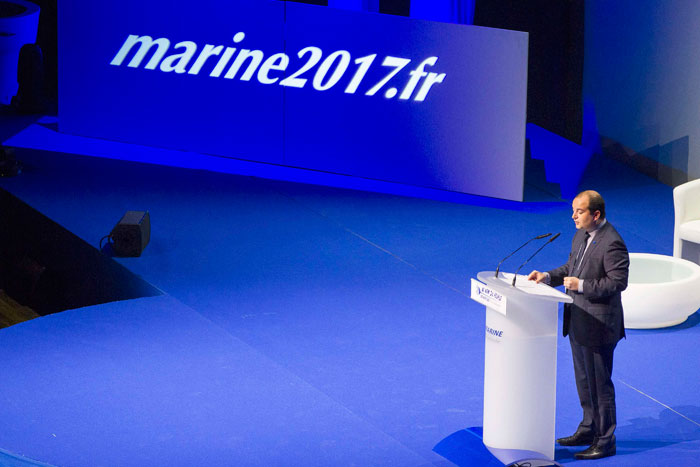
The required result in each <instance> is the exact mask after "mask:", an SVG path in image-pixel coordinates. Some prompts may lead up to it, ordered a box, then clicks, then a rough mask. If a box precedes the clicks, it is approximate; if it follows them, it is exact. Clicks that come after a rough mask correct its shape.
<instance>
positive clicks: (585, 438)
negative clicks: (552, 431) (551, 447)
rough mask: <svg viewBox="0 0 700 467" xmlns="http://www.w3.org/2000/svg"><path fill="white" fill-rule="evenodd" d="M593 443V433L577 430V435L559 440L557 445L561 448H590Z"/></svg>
mask: <svg viewBox="0 0 700 467" xmlns="http://www.w3.org/2000/svg"><path fill="white" fill-rule="evenodd" d="M593 441H595V437H594V436H593V433H591V432H586V431H582V430H576V433H574V434H573V435H571V436H567V437H565V438H559V439H558V440H557V444H559V446H589V445H590V444H591V443H593Z"/></svg>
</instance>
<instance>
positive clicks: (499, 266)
mask: <svg viewBox="0 0 700 467" xmlns="http://www.w3.org/2000/svg"><path fill="white" fill-rule="evenodd" d="M550 235H552V234H551V233H548V234H542V235H538V236H536V237H533V238H531V239H530V240H528V241H527V242H525V243H523V244H522V245H520V246H519V247H518V249H517V250H515V251H514V252H512V253H511V254H509V255H508V256H506V257H505V258H503V259H502V260H501V262H500V263H498V266H496V277H498V271H500V270H501V264H503V261H505V260H507V259H508V258H510V257H511V256H513V255H514V254H516V253H517V252H518V251H520V249H521V248H523V247H524V246H525V245H527V244H528V243H530V242H531V241H533V240H539V239H540V238H547V237H549V236H550Z"/></svg>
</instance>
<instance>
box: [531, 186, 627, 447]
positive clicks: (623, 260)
mask: <svg viewBox="0 0 700 467" xmlns="http://www.w3.org/2000/svg"><path fill="white" fill-rule="evenodd" d="M572 208H573V215H572V216H571V217H572V219H573V220H574V223H575V224H576V229H578V230H577V232H576V235H574V239H573V241H572V243H571V253H570V254H569V260H568V261H567V262H566V264H564V265H563V266H560V267H558V268H556V269H552V270H551V271H549V272H539V271H532V272H531V273H530V275H529V276H528V279H530V280H533V281H535V282H543V281H544V282H549V284H550V285H552V286H554V287H556V286H559V285H564V287H566V292H567V294H569V295H570V296H571V297H572V298H573V300H574V301H573V303H571V304H566V305H564V336H566V335H568V336H569V342H570V343H571V353H572V356H573V360H574V374H575V377H576V389H577V390H578V396H579V400H580V401H581V408H582V409H583V420H582V421H581V423H580V424H579V426H578V429H577V430H576V432H575V433H574V434H573V435H571V436H567V437H565V438H560V439H558V440H557V443H559V444H560V445H562V446H587V445H588V446H589V447H588V448H587V449H585V450H584V451H582V452H578V453H576V454H575V455H574V457H576V458H577V459H599V458H601V457H607V456H612V455H614V454H615V449H616V448H615V436H614V432H615V428H616V426H617V420H616V414H615V387H614V385H613V382H612V370H613V352H614V351H615V346H616V345H617V342H618V341H619V340H620V339H621V338H623V337H624V336H625V326H624V319H623V315H622V296H621V293H622V291H623V290H625V288H627V277H628V275H629V254H628V253H627V247H626V246H625V242H624V241H623V240H622V238H621V237H620V234H618V233H617V231H616V230H615V228H614V227H613V226H612V225H611V224H610V223H609V222H607V220H606V219H605V201H603V198H602V197H601V196H600V194H598V193H597V192H595V191H584V192H582V193H579V194H578V196H576V198H575V199H574V201H573V203H572Z"/></svg>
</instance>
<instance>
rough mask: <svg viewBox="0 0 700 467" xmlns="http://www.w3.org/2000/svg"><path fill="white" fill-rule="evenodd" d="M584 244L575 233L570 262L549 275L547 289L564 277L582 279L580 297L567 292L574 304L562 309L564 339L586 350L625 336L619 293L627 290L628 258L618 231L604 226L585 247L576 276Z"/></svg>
mask: <svg viewBox="0 0 700 467" xmlns="http://www.w3.org/2000/svg"><path fill="white" fill-rule="evenodd" d="M583 241H584V231H583V230H578V231H577V232H576V235H574V239H573V241H572V242H571V253H570V254H569V261H567V263H566V264H564V265H563V266H560V267H558V268H556V269H553V270H551V271H549V275H550V277H551V281H550V285H552V286H553V287H556V286H559V285H562V283H563V281H564V277H567V276H573V277H578V278H579V279H583V281H584V282H583V293H578V292H574V291H570V290H567V293H568V294H569V295H571V296H572V297H573V299H574V302H573V303H571V304H567V305H565V306H564V335H565V336H566V335H568V334H571V338H572V339H573V340H574V341H575V342H577V343H579V344H581V345H585V346H590V347H594V346H600V345H607V344H614V343H616V342H617V341H619V340H620V339H621V338H623V337H624V336H625V323H624V318H623V314H622V291H623V290H625V289H626V288H627V277H628V275H629V264H630V260H629V254H628V253H627V246H625V242H624V241H623V240H622V238H621V237H620V234H618V233H617V230H615V228H614V227H613V226H612V225H611V224H610V222H607V223H606V224H605V225H604V226H603V227H601V228H600V229H599V230H598V233H597V234H596V236H595V237H594V240H593V243H591V245H590V246H589V247H588V251H586V254H585V256H584V257H583V260H582V261H581V266H580V268H579V272H578V274H575V273H574V263H575V261H576V257H577V255H578V252H579V249H580V248H581V245H582V244H583Z"/></svg>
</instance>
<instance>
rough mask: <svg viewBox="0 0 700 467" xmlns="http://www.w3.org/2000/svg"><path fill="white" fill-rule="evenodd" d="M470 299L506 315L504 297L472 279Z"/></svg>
mask: <svg viewBox="0 0 700 467" xmlns="http://www.w3.org/2000/svg"><path fill="white" fill-rule="evenodd" d="M471 299H472V300H474V301H477V302H479V303H481V304H482V305H486V307H487V308H491V309H493V310H495V311H497V312H499V313H502V314H504V315H505V314H506V297H505V296H504V295H503V294H501V293H498V292H497V291H495V290H494V289H492V288H490V287H488V286H486V284H482V283H481V282H479V281H477V280H475V279H472V293H471Z"/></svg>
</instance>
